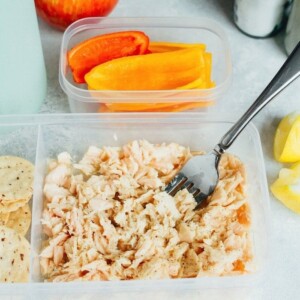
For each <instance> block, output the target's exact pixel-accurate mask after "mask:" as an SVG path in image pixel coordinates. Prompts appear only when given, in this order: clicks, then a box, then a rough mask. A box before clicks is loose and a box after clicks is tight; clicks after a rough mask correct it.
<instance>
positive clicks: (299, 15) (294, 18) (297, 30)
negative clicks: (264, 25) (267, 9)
mask: <svg viewBox="0 0 300 300" xmlns="http://www.w3.org/2000/svg"><path fill="white" fill-rule="evenodd" d="M298 42H300V0H294V2H293V6H292V11H291V14H290V16H289V20H288V24H287V28H286V33H285V39H284V45H285V49H286V52H287V54H291V52H292V51H293V49H294V48H295V46H296V45H297V44H298Z"/></svg>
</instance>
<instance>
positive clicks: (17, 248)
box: [0, 226, 30, 282]
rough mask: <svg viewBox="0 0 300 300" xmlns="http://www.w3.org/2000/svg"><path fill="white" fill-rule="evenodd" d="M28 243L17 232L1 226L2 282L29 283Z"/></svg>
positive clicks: (0, 273) (0, 258)
mask: <svg viewBox="0 0 300 300" xmlns="http://www.w3.org/2000/svg"><path fill="white" fill-rule="evenodd" d="M29 255H30V245H29V243H28V241H27V240H26V239H25V238H24V237H23V236H21V235H20V234H18V233H17V232H16V231H15V230H13V229H11V228H8V227H5V226H0V270H1V272H0V282H28V280H29Z"/></svg>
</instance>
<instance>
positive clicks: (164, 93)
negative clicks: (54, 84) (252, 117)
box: [59, 17, 232, 103]
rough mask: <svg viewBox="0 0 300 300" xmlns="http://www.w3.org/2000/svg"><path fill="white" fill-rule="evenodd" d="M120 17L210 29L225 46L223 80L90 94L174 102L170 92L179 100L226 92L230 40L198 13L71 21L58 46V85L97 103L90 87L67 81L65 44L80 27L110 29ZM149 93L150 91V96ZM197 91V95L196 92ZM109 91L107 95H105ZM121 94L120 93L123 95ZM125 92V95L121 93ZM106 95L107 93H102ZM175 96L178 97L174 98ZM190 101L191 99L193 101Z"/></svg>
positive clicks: (110, 98) (154, 24) (113, 99)
mask: <svg viewBox="0 0 300 300" xmlns="http://www.w3.org/2000/svg"><path fill="white" fill-rule="evenodd" d="M120 20H122V22H123V23H122V25H127V26H133V25H138V24H139V22H141V23H142V25H143V27H157V28H164V27H172V28H198V29H201V28H202V29H205V30H207V31H210V32H211V33H213V34H214V35H216V36H218V38H219V39H220V40H221V41H222V44H223V46H224V49H223V50H224V55H225V60H226V70H227V76H226V78H225V80H224V81H222V82H221V83H220V84H218V85H217V86H216V87H213V88H210V89H195V90H178V91H177V90H159V91H153V90H143V91H136V90H126V91H122V90H121V91H116V90H105V91H97V90H95V91H94V90H93V95H94V96H95V97H99V98H101V97H104V99H105V102H110V103H115V102H118V103H122V102H124V103H126V102H127V103H128V102H132V101H133V100H132V98H133V97H140V98H141V97H145V98H146V99H147V100H159V101H160V102H177V101H179V100H178V99H175V98H174V97H172V96H176V95H177V96H178V95H179V96H180V102H191V101H192V100H193V101H195V100H196V99H201V100H202V101H203V99H202V98H207V97H208V96H209V97H210V98H214V97H215V96H216V95H218V94H220V93H222V92H225V91H226V89H227V88H228V87H229V84H230V82H231V75H232V63H231V55H230V47H229V41H228V39H227V36H226V34H225V32H224V30H223V29H222V28H221V26H220V25H219V24H218V23H217V22H215V21H213V20H211V19H209V18H199V17H189V18H187V17H163V18H162V17H143V18H142V17H91V18H83V19H80V20H78V21H76V22H74V23H72V24H71V25H70V26H69V27H68V28H67V29H66V30H65V32H64V34H63V38H62V43H61V49H60V59H59V82H60V85H61V88H62V89H63V91H64V92H65V93H66V94H72V95H73V96H77V97H80V100H81V101H82V102H96V103H99V102H101V100H100V101H99V99H94V98H92V97H91V94H90V91H89V90H87V89H83V88H80V87H77V86H75V85H73V84H72V83H71V82H69V81H68V80H67V79H66V77H65V75H64V70H65V68H66V66H67V62H66V55H65V53H66V51H67V48H68V44H69V42H70V39H71V38H72V36H74V35H75V34H76V33H79V32H81V31H85V30H89V29H97V28H101V26H102V25H103V24H104V25H109V26H110V27H111V28H112V29H113V28H117V27H118V28H119V27H120ZM170 21H171V22H172V21H173V22H174V25H170V24H169V22H170ZM149 93H151V94H152V95H151V96H149ZM199 93H200V95H199ZM107 94H109V96H107ZM122 94H123V95H122ZM124 94H125V95H124ZM105 96H106V97H105ZM176 100H177V101H176ZM193 101H192V102H193Z"/></svg>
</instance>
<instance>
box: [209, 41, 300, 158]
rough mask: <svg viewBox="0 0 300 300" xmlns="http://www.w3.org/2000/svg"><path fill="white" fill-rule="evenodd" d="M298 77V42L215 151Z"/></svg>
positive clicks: (226, 146) (299, 73)
mask: <svg viewBox="0 0 300 300" xmlns="http://www.w3.org/2000/svg"><path fill="white" fill-rule="evenodd" d="M299 75H300V42H299V43H298V44H297V46H296V47H295V49H294V50H293V52H292V53H291V54H290V55H289V57H288V58H287V60H286V61H285V63H284V64H283V65H282V67H281V68H280V70H279V71H278V72H277V74H276V75H275V76H274V78H273V79H272V80H271V82H270V83H269V84H268V86H267V87H266V88H265V89H264V91H263V92H262V93H261V94H260V96H259V97H258V98H257V99H256V100H255V101H254V103H253V104H252V105H251V106H250V107H249V109H248V110H247V111H246V112H245V113H244V115H243V116H242V117H241V118H240V119H239V120H238V121H237V122H236V123H235V124H234V125H233V126H232V127H231V128H230V129H229V130H228V131H227V133H226V134H225V135H224V136H223V137H222V139H221V140H220V142H219V144H218V145H217V146H216V148H215V151H217V152H224V151H225V150H226V149H228V148H229V147H230V146H231V145H232V143H233V142H234V141H235V139H236V138H237V137H238V135H239V134H240V133H241V132H242V131H243V129H244V128H245V127H246V125H247V124H248V123H249V122H250V121H251V120H252V119H253V118H254V116H255V115H256V114H257V113H258V112H259V111H260V110H261V109H262V108H264V107H265V106H266V105H267V104H268V103H269V102H270V101H271V100H272V99H273V98H274V97H276V96H277V95H278V94H279V93H280V92H281V91H282V90H284V89H285V88H286V87H287V86H288V85H289V84H290V83H291V82H293V81H294V80H295V79H296V78H298V77H299Z"/></svg>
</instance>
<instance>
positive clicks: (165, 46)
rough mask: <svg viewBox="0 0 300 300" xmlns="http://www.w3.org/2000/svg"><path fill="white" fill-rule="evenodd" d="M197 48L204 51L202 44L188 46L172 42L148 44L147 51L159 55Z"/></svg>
mask: <svg viewBox="0 0 300 300" xmlns="http://www.w3.org/2000/svg"><path fill="white" fill-rule="evenodd" d="M191 47H199V48H201V49H203V51H205V49H206V46H205V45H204V44H189V43H173V42H150V43H149V47H148V50H149V51H150V52H152V53H161V52H169V51H176V50H182V49H185V48H191Z"/></svg>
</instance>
